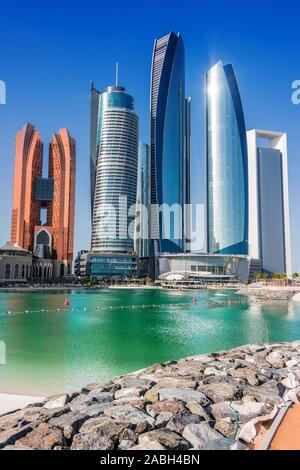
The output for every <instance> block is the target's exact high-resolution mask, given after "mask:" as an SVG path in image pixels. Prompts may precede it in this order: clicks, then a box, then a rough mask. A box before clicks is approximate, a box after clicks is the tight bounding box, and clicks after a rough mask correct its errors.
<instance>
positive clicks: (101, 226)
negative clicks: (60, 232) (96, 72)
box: [86, 84, 138, 277]
mask: <svg viewBox="0 0 300 470" xmlns="http://www.w3.org/2000/svg"><path fill="white" fill-rule="evenodd" d="M91 100H92V105H91V109H92V111H91V194H92V212H93V215H92V243H91V250H92V253H91V254H88V255H87V257H86V258H87V262H88V263H89V268H90V270H89V274H90V275H91V276H95V277H103V276H105V275H107V276H109V277H111V276H113V275H118V276H120V277H122V276H125V275H130V274H131V273H132V272H133V271H134V270H136V258H135V257H134V256H132V255H133V253H134V230H135V226H134V220H135V211H134V209H135V204H136V195H137V173H138V116H137V114H136V113H135V111H134V99H133V97H132V96H130V95H128V94H127V93H125V88H123V87H120V86H118V85H117V84H116V85H115V86H110V87H108V88H107V89H106V90H105V91H104V92H103V93H100V92H98V91H97V90H96V89H95V88H94V87H92V90H91ZM97 108H98V109H97ZM95 139H96V140H95ZM127 255H129V256H127Z"/></svg>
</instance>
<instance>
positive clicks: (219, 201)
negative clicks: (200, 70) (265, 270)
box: [206, 61, 248, 255]
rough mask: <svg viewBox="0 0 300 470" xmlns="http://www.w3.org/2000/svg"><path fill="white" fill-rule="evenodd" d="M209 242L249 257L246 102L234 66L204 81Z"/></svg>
mask: <svg viewBox="0 0 300 470" xmlns="http://www.w3.org/2000/svg"><path fill="white" fill-rule="evenodd" d="M206 146H207V147H206V168H207V182H206V185H207V243H208V252H209V253H215V254H231V255H247V254H248V163H247V139H246V128H245V121H244V114H243V108H242V102H241V98H240V93H239V89H238V84H237V81H236V77H235V74H234V70H233V67H232V65H231V64H227V65H223V63H222V62H221V61H220V62H218V63H217V64H216V65H215V66H214V67H213V68H212V69H211V70H210V71H209V72H208V73H207V76H206Z"/></svg>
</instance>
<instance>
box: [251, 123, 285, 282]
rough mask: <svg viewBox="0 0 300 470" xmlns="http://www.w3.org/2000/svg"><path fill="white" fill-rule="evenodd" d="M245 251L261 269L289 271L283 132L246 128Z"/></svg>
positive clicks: (272, 271) (271, 271) (270, 271)
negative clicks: (247, 225)
mask: <svg viewBox="0 0 300 470" xmlns="http://www.w3.org/2000/svg"><path fill="white" fill-rule="evenodd" d="M247 141H248V166H249V255H250V257H251V258H252V259H260V260H261V265H262V269H263V271H265V272H267V273H270V274H274V273H287V274H288V276H290V275H291V274H292V266H291V242H290V216H289V188H288V156H287V135H286V134H285V133H283V132H272V131H261V130H256V129H254V130H251V131H248V132H247Z"/></svg>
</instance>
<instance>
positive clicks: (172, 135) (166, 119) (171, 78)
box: [150, 32, 187, 273]
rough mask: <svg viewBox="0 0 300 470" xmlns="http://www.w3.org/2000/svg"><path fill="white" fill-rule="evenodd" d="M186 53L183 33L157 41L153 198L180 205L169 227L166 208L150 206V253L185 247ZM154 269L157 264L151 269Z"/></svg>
mask: <svg viewBox="0 0 300 470" xmlns="http://www.w3.org/2000/svg"><path fill="white" fill-rule="evenodd" d="M185 129H186V123H185V58H184V45H183V40H182V37H181V36H180V34H178V35H176V34H174V33H173V32H171V33H170V34H168V35H167V36H165V37H163V38H161V39H159V40H158V41H155V44H154V50H153V60H152V78H151V203H152V204H153V205H158V206H160V207H161V206H162V205H163V204H165V205H167V206H168V207H172V206H173V205H174V204H175V205H179V208H180V211H179V216H178V215H177V214H178V212H177V214H176V215H175V216H173V217H171V218H170V227H169V228H170V231H169V230H168V229H167V224H168V222H166V220H165V219H164V217H163V212H162V211H160V213H158V211H155V210H154V211H152V217H151V228H152V233H151V237H152V240H153V241H152V242H151V245H150V256H151V257H154V258H155V257H156V256H157V255H158V253H162V252H168V253H178V252H183V251H184V244H185V237H184V216H183V210H184V204H185V203H186V174H187V170H186V158H185ZM152 273H153V268H152Z"/></svg>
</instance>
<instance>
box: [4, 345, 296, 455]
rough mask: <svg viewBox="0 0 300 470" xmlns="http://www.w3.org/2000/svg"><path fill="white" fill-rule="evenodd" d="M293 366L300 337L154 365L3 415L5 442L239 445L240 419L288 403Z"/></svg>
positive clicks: (25, 445)
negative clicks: (287, 387)
mask: <svg viewBox="0 0 300 470" xmlns="http://www.w3.org/2000/svg"><path fill="white" fill-rule="evenodd" d="M291 371H293V372H294V373H295V374H296V375H297V374H300V341H299V342H295V343H292V344H273V345H262V346H261V345H249V346H244V347H240V348H237V349H233V350H230V351H222V352H219V353H212V354H208V355H205V356H203V355H202V356H195V357H190V358H187V359H183V360H178V361H170V362H167V363H165V364H158V365H154V366H152V367H149V368H147V369H144V370H142V371H139V372H136V373H134V374H129V375H126V376H122V377H117V378H115V379H113V380H112V381H109V382H106V383H100V384H91V385H87V386H86V387H84V388H82V389H81V390H80V391H78V392H74V393H69V394H65V395H60V396H54V397H50V398H49V399H47V400H45V401H44V402H42V403H37V404H34V405H31V406H29V407H27V408H24V409H22V410H18V411H15V412H12V413H9V414H6V415H3V416H1V417H0V448H1V449H4V450H26V449H37V450H39V449H49V450H50V449H54V450H60V449H70V450H78V449H91V450H93V449H94V450H113V449H115V450H127V449H131V450H133V451H134V450H139V449H143V450H148V449H153V450H164V449H172V450H174V449H181V450H188V449H203V450H205V449H232V448H234V445H235V443H236V441H235V439H234V438H235V436H236V434H237V426H238V428H239V429H240V428H241V427H242V426H243V424H244V423H246V422H248V421H249V420H251V419H252V418H254V417H257V416H264V415H267V414H269V413H270V411H272V409H273V407H274V405H275V404H280V403H281V401H282V397H283V395H284V393H285V389H284V386H283V385H282V383H281V382H280V380H281V379H282V377H285V376H287V375H288V374H289V373H290V372H291ZM233 410H235V411H233ZM237 416H238V419H237Z"/></svg>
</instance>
